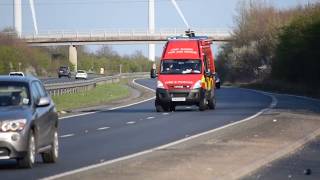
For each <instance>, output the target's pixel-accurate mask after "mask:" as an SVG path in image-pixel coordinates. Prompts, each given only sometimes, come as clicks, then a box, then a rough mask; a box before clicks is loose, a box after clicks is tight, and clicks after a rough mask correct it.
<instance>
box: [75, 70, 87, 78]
mask: <svg viewBox="0 0 320 180" xmlns="http://www.w3.org/2000/svg"><path fill="white" fill-rule="evenodd" d="M87 78H88V74H87V72H86V71H85V70H78V71H77V73H76V79H87Z"/></svg>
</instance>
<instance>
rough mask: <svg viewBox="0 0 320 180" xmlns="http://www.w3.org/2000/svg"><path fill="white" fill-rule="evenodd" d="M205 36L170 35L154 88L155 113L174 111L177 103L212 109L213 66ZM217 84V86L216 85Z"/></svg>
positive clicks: (213, 103)
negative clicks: (171, 36) (155, 87)
mask: <svg viewBox="0 0 320 180" xmlns="http://www.w3.org/2000/svg"><path fill="white" fill-rule="evenodd" d="M211 44H212V41H211V40H209V39H208V38H207V37H199V36H198V37H197V36H195V35H194V33H192V32H191V33H190V32H189V33H188V36H186V37H185V36H182V37H173V38H169V39H168V41H167V43H166V45H165V47H164V51H163V54H162V58H161V61H160V68H159V70H158V80H157V89H156V100H155V106H156V110H157V112H164V111H175V107H176V106H179V105H197V106H198V107H199V110H200V111H204V110H206V109H215V106H216V96H215V89H216V83H215V73H216V72H215V65H214V58H213V53H212V50H211ZM217 86H220V85H217Z"/></svg>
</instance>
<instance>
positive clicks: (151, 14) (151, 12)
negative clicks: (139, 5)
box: [148, 0, 156, 61]
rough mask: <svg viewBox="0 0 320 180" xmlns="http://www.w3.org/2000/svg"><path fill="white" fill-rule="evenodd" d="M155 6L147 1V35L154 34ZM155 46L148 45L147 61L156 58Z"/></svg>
mask: <svg viewBox="0 0 320 180" xmlns="http://www.w3.org/2000/svg"><path fill="white" fill-rule="evenodd" d="M154 14H155V6H154V0H149V16H148V18H149V29H148V31H149V34H151V35H152V34H154V32H155V15H154ZM155 51H156V45H155V44H149V60H150V61H155V56H156V52H155Z"/></svg>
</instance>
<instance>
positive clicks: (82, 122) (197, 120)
mask: <svg viewBox="0 0 320 180" xmlns="http://www.w3.org/2000/svg"><path fill="white" fill-rule="evenodd" d="M137 82H138V83H140V84H142V85H145V86H148V87H150V88H153V89H154V88H155V81H154V80H139V81H137ZM270 103H271V98H270V97H268V96H265V95H262V94H260V93H256V92H253V91H249V90H244V89H238V88H222V89H221V90H219V91H218V92H217V108H216V110H207V111H204V112H199V111H198V109H197V108H196V107H178V108H177V111H176V112H171V113H157V112H155V108H154V101H153V100H151V101H147V102H144V103H141V104H137V105H134V106H129V107H125V108H120V109H115V110H112V111H110V110H105V111H101V112H97V113H94V114H89V115H83V116H77V117H70V118H66V119H63V120H61V121H60V129H59V133H60V159H59V162H58V163H56V164H42V162H41V160H40V158H39V157H38V161H37V164H36V165H35V167H34V168H33V169H17V167H16V165H15V161H0V169H1V171H0V177H1V179H38V178H43V177H47V176H51V175H55V174H58V173H62V172H66V171H70V170H74V169H77V168H80V167H84V166H88V165H92V164H96V163H99V162H102V161H108V160H112V159H115V158H118V157H122V156H125V155H129V154H133V153H136V152H140V151H143V150H146V149H150V148H154V147H157V146H160V145H163V144H167V143H170V142H173V141H176V140H179V139H183V138H185V137H188V136H190V135H194V134H198V133H201V132H205V131H208V130H211V129H215V128H218V127H221V126H224V125H226V124H229V123H232V122H235V121H239V120H241V119H244V118H246V117H248V116H251V115H253V114H255V113H257V112H258V111H260V110H261V109H264V108H266V107H268V106H269V105H270Z"/></svg>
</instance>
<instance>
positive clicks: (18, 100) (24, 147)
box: [0, 76, 59, 168]
mask: <svg viewBox="0 0 320 180" xmlns="http://www.w3.org/2000/svg"><path fill="white" fill-rule="evenodd" d="M58 151H59V143H58V115H57V112H56V108H55V105H54V103H53V102H52V100H51V98H50V96H49V95H48V94H47V92H46V90H45V89H44V87H43V85H42V83H41V81H39V80H38V79H37V78H34V77H30V76H25V77H18V76H0V159H16V160H17V162H18V165H19V166H20V167H23V168H31V167H32V166H33V165H34V162H35V157H36V154H37V153H41V156H42V159H43V161H44V162H45V163H54V162H56V161H57V158H58Z"/></svg>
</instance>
